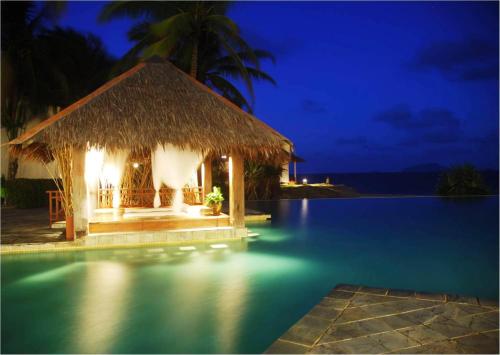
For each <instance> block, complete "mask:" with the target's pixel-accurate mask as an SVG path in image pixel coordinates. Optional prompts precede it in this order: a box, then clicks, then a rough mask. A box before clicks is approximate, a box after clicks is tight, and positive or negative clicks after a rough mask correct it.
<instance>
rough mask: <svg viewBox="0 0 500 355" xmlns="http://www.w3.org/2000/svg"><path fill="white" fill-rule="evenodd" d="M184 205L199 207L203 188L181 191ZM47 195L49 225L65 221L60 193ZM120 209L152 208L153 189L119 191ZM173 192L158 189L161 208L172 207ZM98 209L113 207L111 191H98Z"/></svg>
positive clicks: (167, 189)
mask: <svg viewBox="0 0 500 355" xmlns="http://www.w3.org/2000/svg"><path fill="white" fill-rule="evenodd" d="M182 193H183V195H184V203H187V204H188V205H201V204H202V203H203V200H204V198H205V196H204V194H203V188H202V187H201V186H198V187H186V188H183V189H182ZM47 194H48V195H49V220H50V225H52V223H54V222H57V221H62V220H64V219H65V215H64V209H63V207H62V197H61V193H60V191H57V190H56V191H47ZM120 194H121V207H153V201H154V197H155V191H154V190H153V189H121V190H120ZM174 194H175V190H174V189H171V188H168V187H163V188H161V189H160V201H161V206H162V207H170V206H172V202H173V200H174ZM97 206H98V208H111V207H113V189H99V191H98V193H97Z"/></svg>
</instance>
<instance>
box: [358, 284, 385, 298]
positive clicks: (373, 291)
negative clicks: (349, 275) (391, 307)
mask: <svg viewBox="0 0 500 355" xmlns="http://www.w3.org/2000/svg"><path fill="white" fill-rule="evenodd" d="M359 292H363V293H371V294H374V295H382V296H383V295H386V294H387V289H386V288H378V287H368V286H361V288H360V289H359Z"/></svg>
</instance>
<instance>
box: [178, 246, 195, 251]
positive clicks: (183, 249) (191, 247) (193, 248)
mask: <svg viewBox="0 0 500 355" xmlns="http://www.w3.org/2000/svg"><path fill="white" fill-rule="evenodd" d="M179 250H182V251H191V250H196V248H195V247H193V246H188V247H179Z"/></svg>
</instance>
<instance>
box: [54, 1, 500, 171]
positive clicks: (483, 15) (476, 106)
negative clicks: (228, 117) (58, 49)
mask: <svg viewBox="0 0 500 355" xmlns="http://www.w3.org/2000/svg"><path fill="white" fill-rule="evenodd" d="M103 5H104V3H102V2H101V3H92V2H68V8H67V11H66V13H65V14H64V15H63V17H62V19H61V21H60V22H59V24H60V25H62V26H64V27H73V28H75V29H78V30H81V31H85V32H92V33H94V34H96V35H98V36H99V37H101V39H102V40H103V42H104V44H105V46H106V48H107V49H108V50H109V51H110V53H112V54H113V55H115V56H120V55H122V54H124V53H125V52H126V51H127V50H128V49H129V48H130V47H131V45H132V44H131V43H129V42H128V41H127V38H126V32H127V30H128V28H129V27H130V26H131V24H132V21H130V20H117V21H113V22H110V23H108V24H98V23H97V21H96V17H97V14H98V13H99V12H100V9H101V8H102V6H103ZM229 16H230V17H231V18H232V19H233V20H234V21H235V22H236V23H238V24H239V25H240V27H241V29H242V32H243V35H244V37H245V38H246V39H247V40H248V41H249V42H250V44H251V45H252V46H254V47H255V48H262V49H267V50H270V51H272V52H273V53H274V54H275V56H276V59H277V62H276V64H272V63H265V64H264V66H263V68H264V69H265V70H266V71H267V72H268V73H270V74H271V75H272V76H273V77H274V78H275V80H276V81H277V83H278V85H277V86H276V87H274V86H272V85H271V84H265V83H261V84H257V85H256V98H257V100H256V105H255V115H256V116H257V117H259V118H260V119H262V120H263V121H265V122H267V123H268V124H270V125H271V126H272V127H274V128H276V129H277V130H278V131H280V132H281V133H283V134H284V135H285V136H287V137H289V138H290V139H292V141H293V142H294V143H295V146H296V152H297V154H298V155H300V156H301V157H303V158H304V159H306V163H303V164H302V165H301V166H300V170H301V171H303V172H364V171H399V170H401V169H404V168H406V167H409V166H412V165H417V164H426V163H437V164H441V165H450V164H456V163H463V162H470V163H473V164H474V165H476V166H477V167H479V168H493V169H498V129H499V127H498V117H499V112H498V106H499V102H498V100H499V99H498V97H499V82H498V61H499V57H498V53H499V48H498V30H499V28H498V2H483V3H481V2H475V3H469V2H439V3H434V2H421V3H419V2H371V3H365V2H349V3H347V2H329V3H327V2H322V3H310V2H309V3H301V2H288V3H286V2H280V3H272V2H241V3H236V4H234V5H233V7H232V8H231V10H230V12H229Z"/></svg>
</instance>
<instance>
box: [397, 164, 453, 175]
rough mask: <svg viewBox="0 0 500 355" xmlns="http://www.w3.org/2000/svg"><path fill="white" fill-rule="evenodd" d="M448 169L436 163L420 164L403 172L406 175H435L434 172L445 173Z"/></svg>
mask: <svg viewBox="0 0 500 355" xmlns="http://www.w3.org/2000/svg"><path fill="white" fill-rule="evenodd" d="M446 169H448V168H447V167H446V166H443V165H440V164H436V163H429V164H418V165H413V166H410V167H408V168H406V169H403V170H402V172H404V173H431V172H432V173H433V172H441V171H445V170H446Z"/></svg>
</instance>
